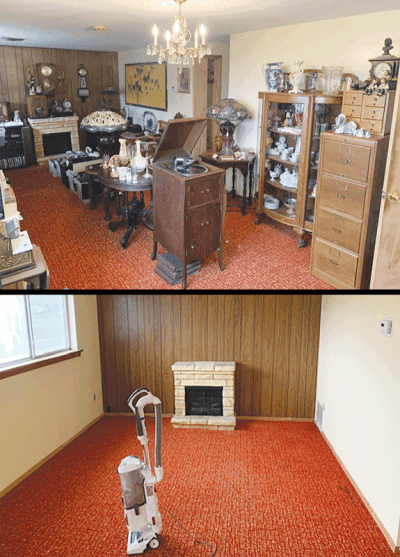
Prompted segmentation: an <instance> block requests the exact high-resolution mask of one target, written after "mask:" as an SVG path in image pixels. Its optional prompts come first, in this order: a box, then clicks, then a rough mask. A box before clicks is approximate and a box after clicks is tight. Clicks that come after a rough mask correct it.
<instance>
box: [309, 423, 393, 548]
mask: <svg viewBox="0 0 400 557" xmlns="http://www.w3.org/2000/svg"><path fill="white" fill-rule="evenodd" d="M314 421H315V420H314ZM320 433H321V435H322V437H323V439H324V441H325V443H326V444H327V445H328V447H329V448H330V450H331V451H332V453H333V455H334V457H335V458H336V460H337V461H338V463H339V464H340V467H341V468H342V470H343V472H344V473H345V474H346V476H347V477H348V479H349V480H350V482H351V484H352V486H353V487H354V489H355V490H356V491H357V493H358V495H359V496H360V498H361V500H362V502H363V503H364V505H365V506H366V507H367V509H368V511H369V513H370V514H371V516H372V518H373V519H374V520H375V522H376V524H377V525H378V527H379V529H380V531H381V532H382V534H383V535H384V536H385V538H386V541H387V542H388V544H389V545H390V548H391V550H392V551H393V552H394V553H395V555H400V547H399V546H397V545H396V543H395V541H394V540H393V538H392V536H391V535H390V534H389V532H388V531H387V530H386V528H385V527H384V525H383V524H382V522H381V521H380V520H379V517H378V516H377V515H376V513H375V511H374V509H373V508H372V507H371V505H370V503H369V501H368V499H367V498H366V497H365V495H364V494H363V492H362V491H361V489H360V488H359V487H358V485H357V483H356V481H355V480H354V478H353V477H352V475H351V474H350V472H349V471H348V470H347V468H346V466H345V465H344V464H343V462H342V460H341V458H340V457H339V456H338V454H337V452H336V451H335V449H334V448H333V446H332V445H331V443H330V442H329V440H328V438H327V437H326V435H325V434H324V432H323V431H320Z"/></svg>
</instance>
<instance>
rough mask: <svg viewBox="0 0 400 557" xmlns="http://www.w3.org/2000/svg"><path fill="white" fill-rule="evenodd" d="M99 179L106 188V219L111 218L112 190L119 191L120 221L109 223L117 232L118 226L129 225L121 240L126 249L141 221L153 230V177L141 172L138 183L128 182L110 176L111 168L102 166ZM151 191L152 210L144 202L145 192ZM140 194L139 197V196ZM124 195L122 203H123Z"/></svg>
mask: <svg viewBox="0 0 400 557" xmlns="http://www.w3.org/2000/svg"><path fill="white" fill-rule="evenodd" d="M97 179H98V180H99V182H100V183H101V184H102V185H103V189H104V196H105V197H104V209H105V212H106V214H105V217H104V218H105V220H111V213H110V196H111V190H116V191H117V192H118V196H117V215H118V216H119V217H121V218H120V220H119V221H113V222H109V223H108V227H109V229H110V230H111V232H115V231H116V230H117V228H119V227H120V226H123V225H125V224H126V225H127V231H126V233H125V235H124V237H123V238H122V240H121V247H122V249H125V248H126V246H127V245H128V241H129V238H130V237H131V234H132V232H133V230H136V229H137V225H138V224H139V223H141V222H143V224H144V225H145V226H146V227H147V228H149V229H150V230H153V215H152V213H153V178H143V175H142V174H139V181H138V182H136V183H132V182H127V181H125V180H120V179H119V178H112V177H111V176H110V169H109V168H103V167H100V169H99V170H98V172H97ZM145 191H150V195H151V204H150V205H151V206H150V210H148V209H147V208H146V207H145V203H144V192H145ZM130 193H132V194H133V195H132V197H131V199H130V200H129V194H130ZM138 194H139V197H138ZM121 197H122V205H121Z"/></svg>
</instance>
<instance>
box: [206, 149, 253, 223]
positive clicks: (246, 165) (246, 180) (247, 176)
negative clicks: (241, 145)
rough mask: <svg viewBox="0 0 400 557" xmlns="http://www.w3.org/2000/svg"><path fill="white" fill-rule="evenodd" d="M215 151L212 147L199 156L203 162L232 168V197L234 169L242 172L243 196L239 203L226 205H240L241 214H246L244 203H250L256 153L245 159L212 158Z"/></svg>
mask: <svg viewBox="0 0 400 557" xmlns="http://www.w3.org/2000/svg"><path fill="white" fill-rule="evenodd" d="M217 154H218V153H217V151H215V150H214V149H210V150H209V151H206V152H205V153H202V154H201V155H200V158H201V160H202V161H203V162H206V163H208V164H211V165H213V166H216V167H217V168H222V169H223V170H225V171H226V170H228V168H232V189H231V191H230V192H228V193H230V194H231V195H232V198H233V199H235V198H236V195H237V194H236V190H235V182H236V169H238V170H240V172H241V173H242V174H243V196H242V200H241V204H239V205H237V204H229V205H227V207H240V206H241V209H242V215H245V214H246V205H251V203H252V189H253V179H254V163H255V160H256V155H250V156H247V157H246V158H245V159H242V160H237V159H233V158H232V160H218V159H214V158H213V155H217ZM247 185H248V188H249V193H248V195H247V196H246V192H247Z"/></svg>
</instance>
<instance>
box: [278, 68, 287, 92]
mask: <svg viewBox="0 0 400 557" xmlns="http://www.w3.org/2000/svg"><path fill="white" fill-rule="evenodd" d="M288 77H289V74H288V73H287V72H284V71H281V72H279V75H278V91H279V93H284V92H285V91H286V90H287V87H288Z"/></svg>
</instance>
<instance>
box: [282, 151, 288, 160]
mask: <svg viewBox="0 0 400 557" xmlns="http://www.w3.org/2000/svg"><path fill="white" fill-rule="evenodd" d="M289 155H290V151H289V149H283V151H282V153H281V159H282V160H283V161H288V160H289Z"/></svg>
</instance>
